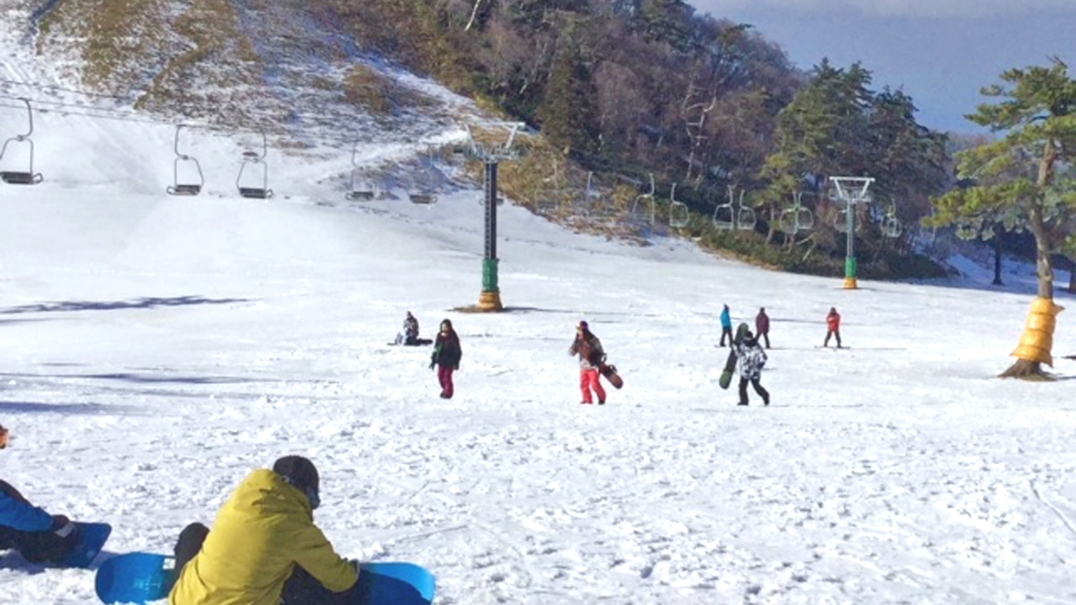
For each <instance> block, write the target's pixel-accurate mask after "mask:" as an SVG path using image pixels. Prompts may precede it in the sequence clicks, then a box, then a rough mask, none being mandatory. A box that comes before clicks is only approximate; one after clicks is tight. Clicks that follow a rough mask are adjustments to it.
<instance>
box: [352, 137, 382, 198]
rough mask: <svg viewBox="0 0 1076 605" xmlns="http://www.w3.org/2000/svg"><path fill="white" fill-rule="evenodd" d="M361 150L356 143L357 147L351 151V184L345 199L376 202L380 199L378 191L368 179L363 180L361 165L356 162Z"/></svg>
mask: <svg viewBox="0 0 1076 605" xmlns="http://www.w3.org/2000/svg"><path fill="white" fill-rule="evenodd" d="M358 150H359V144H358V143H357V142H356V143H355V147H354V148H352V150H351V166H352V168H351V183H350V184H349V185H348V188H347V194H345V195H344V197H345V198H347V199H348V200H350V201H352V202H369V201H371V200H375V199H377V197H378V193H377V189H375V188H374V187H373V186H372V185H371V184H370V183H369V182H368V181H367V180H366V179H363V178H361V175H360V174H359V164H358V163H357V162H356V159H357V158H356V155H355V154H356V153H357V152H358Z"/></svg>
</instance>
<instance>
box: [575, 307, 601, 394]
mask: <svg viewBox="0 0 1076 605" xmlns="http://www.w3.org/2000/svg"><path fill="white" fill-rule="evenodd" d="M568 354H569V355H578V356H579V389H580V390H581V391H583V401H582V402H581V403H589V404H593V403H594V399H593V397H592V396H591V394H590V392H591V390H593V391H594V394H595V395H597V396H598V405H605V389H603V388H602V385H601V381H600V379H599V378H598V369H599V368H600V367H601V364H602V362H603V361H605V351H604V350H602V343H601V341H600V340H598V337H597V336H595V335H594V334H593V333H592V332H591V331H590V326H588V325H587V322H585V321H581V322H579V325H578V326H576V328H575V342H573V343H572V346H571V348H570V349H568Z"/></svg>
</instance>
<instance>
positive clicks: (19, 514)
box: [0, 481, 79, 563]
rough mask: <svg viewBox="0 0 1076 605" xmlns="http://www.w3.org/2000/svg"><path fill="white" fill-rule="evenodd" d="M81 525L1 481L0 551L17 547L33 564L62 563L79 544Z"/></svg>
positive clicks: (23, 556)
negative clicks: (51, 511) (35, 502)
mask: <svg viewBox="0 0 1076 605" xmlns="http://www.w3.org/2000/svg"><path fill="white" fill-rule="evenodd" d="M78 539H79V531H78V526H77V525H75V524H74V523H72V522H71V520H70V519H68V518H67V517H65V516H63V515H50V514H49V513H47V512H45V509H43V508H40V507H37V506H34V505H33V504H31V503H30V501H29V500H27V499H26V498H24V497H23V495H22V494H20V493H19V490H17V489H15V488H14V487H13V486H12V485H11V484H10V483H7V482H6V481H0V550H9V549H15V550H17V551H19V554H21V555H22V558H24V559H26V560H27V561H29V562H30V563H46V562H47V563H59V562H60V561H62V560H63V558H64V557H65V556H66V555H67V553H68V552H70V551H71V549H72V548H74V547H75V546H77V545H78Z"/></svg>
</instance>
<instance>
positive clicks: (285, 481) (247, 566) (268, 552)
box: [168, 456, 359, 605]
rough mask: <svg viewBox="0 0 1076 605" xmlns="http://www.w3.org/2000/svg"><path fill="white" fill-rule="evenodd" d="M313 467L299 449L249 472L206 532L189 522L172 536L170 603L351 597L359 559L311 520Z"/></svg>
mask: <svg viewBox="0 0 1076 605" xmlns="http://www.w3.org/2000/svg"><path fill="white" fill-rule="evenodd" d="M318 485H319V480H318V472H317V469H316V468H315V467H314V464H313V463H312V462H310V460H308V459H306V458H303V457H302V456H285V457H283V458H280V459H279V460H277V461H276V462H275V463H274V464H273V469H272V470H269V469H264V468H263V469H257V470H255V471H254V472H252V473H251V474H250V475H249V476H248V477H247V478H246V479H244V480H243V482H242V483H240V484H239V487H237V488H236V489H235V492H234V493H233V494H232V496H231V498H229V499H228V501H227V502H225V503H224V505H223V506H222V507H221V509H220V511H219V512H218V513H217V518H216V520H215V521H214V522H213V529H212V531H210V530H209V529H207V528H206V527H205V526H204V525H202V524H201V523H192V524H190V525H188V526H187V527H186V528H185V529H184V530H183V532H182V533H181V534H180V537H179V541H178V542H177V543H176V549H175V554H176V570H177V573H178V578H177V580H176V583H175V585H174V586H173V587H172V591H171V593H170V594H169V595H168V601H169V603H170V604H171V605H280V604H281V603H283V604H284V605H306V604H311V605H314V604H316V605H332V604H345V603H348V602H349V600H351V601H352V602H354V601H353V597H352V596H351V595H350V592H351V591H352V590H353V589H355V588H357V586H358V584H357V582H358V573H359V572H358V563H357V562H354V561H348V560H347V559H344V558H343V557H341V556H340V555H338V554H336V551H335V550H333V547H332V544H330V543H329V540H328V539H327V538H326V537H325V534H323V533H322V532H321V530H320V529H318V527H317V526H316V525H314V515H313V510H314V509H315V508H317V507H318V504H319V503H320V502H319V497H318Z"/></svg>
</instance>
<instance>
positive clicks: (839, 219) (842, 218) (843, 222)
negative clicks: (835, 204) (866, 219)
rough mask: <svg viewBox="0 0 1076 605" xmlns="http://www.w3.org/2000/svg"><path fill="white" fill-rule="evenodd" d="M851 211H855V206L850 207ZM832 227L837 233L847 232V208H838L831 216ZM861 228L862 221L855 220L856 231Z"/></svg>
mask: <svg viewBox="0 0 1076 605" xmlns="http://www.w3.org/2000/svg"><path fill="white" fill-rule="evenodd" d="M852 212H855V208H852ZM833 227H834V228H835V229H836V230H837V231H838V232H839V233H848V210H838V211H837V215H836V216H835V217H833ZM862 230H863V221H861V220H858V219H857V220H856V233H859V232H860V231H862Z"/></svg>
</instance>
